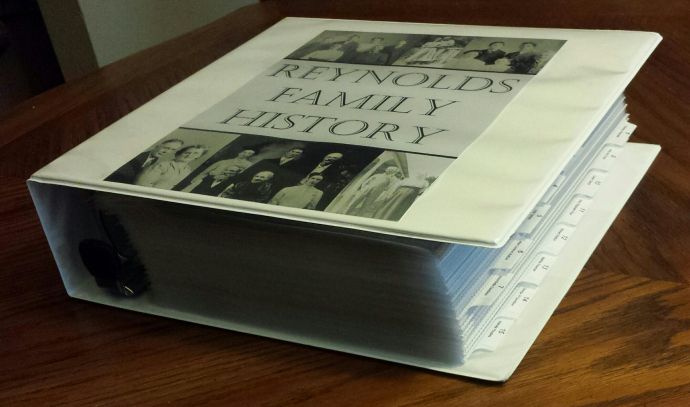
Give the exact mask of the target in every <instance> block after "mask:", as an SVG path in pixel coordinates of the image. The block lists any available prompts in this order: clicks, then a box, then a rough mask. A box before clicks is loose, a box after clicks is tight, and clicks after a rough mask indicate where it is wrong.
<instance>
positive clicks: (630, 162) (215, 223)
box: [29, 18, 660, 380]
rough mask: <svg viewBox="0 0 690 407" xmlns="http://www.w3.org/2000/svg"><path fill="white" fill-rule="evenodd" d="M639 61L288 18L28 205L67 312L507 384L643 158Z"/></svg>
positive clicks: (52, 175) (444, 33)
mask: <svg viewBox="0 0 690 407" xmlns="http://www.w3.org/2000/svg"><path fill="white" fill-rule="evenodd" d="M659 40H660V38H659V36H658V35H657V34H654V33H644V32H623V31H585V30H560V29H531V28H507V27H478V26H451V25H428V24H409V23H381V22H366V21H344V20H320V19H302V18H288V19H285V20H283V21H281V22H280V23H278V24H276V25H275V26H273V27H271V28H270V29H268V30H267V31H265V32H264V33H262V34H261V35H259V36H257V37H256V38H254V39H252V40H251V41H249V42H248V43H247V44H245V45H243V46H241V47H239V48H238V49H236V50H234V51H233V52H231V53H229V54H227V55H226V56H224V57H222V58H220V59H219V60H218V61H216V62H214V63H212V64H211V65H209V66H208V67H206V68H204V69H202V70H201V71H199V72H198V73H196V74H194V75H192V76H191V77H190V78H188V79H187V80H185V81H183V82H182V83H180V84H178V85H176V86H175V87H173V88H171V89H170V90H169V91H167V92H165V93H163V94H162V95H160V96H158V97H157V98H155V99H154V100H152V101H151V102H149V103H147V104H146V105H144V106H142V107H141V108H139V109H137V110H136V111H134V112H132V113H131V114H129V115H128V116H126V117H125V118H123V119H121V120H120V121H118V122H116V123H114V124H113V125H111V126H110V127H108V128H107V129H105V130H103V131H102V132H100V133H99V134H97V135H95V136H94V137H92V138H91V139H89V140H87V141H86V142H84V143H83V144H81V145H80V146H78V147H76V148H75V149H73V150H72V151H70V152H68V153H67V154H65V155H64V156H62V157H60V158H58V159H57V160H55V161H54V162H53V163H51V164H49V165H48V166H46V167H45V168H43V169H41V170H40V171H38V172H37V173H36V174H34V175H33V176H32V178H31V179H30V180H29V188H30V190H31V193H32V196H33V198H34V201H35V204H36V207H37V210H38V213H39V216H40V218H41V222H42V224H43V226H44V229H45V232H46V235H47V237H48V241H49V243H50V246H51V249H52V251H53V254H54V256H55V259H56V262H57V264H58V268H59V269H60V272H61V274H62V277H63V281H64V283H65V287H66V289H67V291H68V293H69V295H71V296H73V297H76V298H81V299H86V300H90V301H95V302H99V303H103V304H109V305H113V306H117V307H121V308H126V309H131V310H136V311H142V312H147V313H152V314H157V315H162V316H167V317H172V318H178V319H182V320H187V321H193V322H198V323H203V324H208V325H213V326H219V327H223V328H229V329H233V330H237V331H242V332H248V333H254V334H258V335H264V336H269V337H274V338H279V339H284V340H289V341H294V342H299V343H304V344H309V345H313V346H319V347H324V348H330V349H335V350H341V351H346V352H351V353H355V354H360V355H366V356H371V357H376V358H380V359H385V360H391V361H396V362H400V363H406V364H410V365H415V366H421V367H426V368H429V369H435V370H439V371H444V372H449V373H454V374H460V375H466V376H472V377H478V378H483V379H488V380H506V379H507V378H508V377H509V376H510V375H511V374H512V372H513V371H514V370H515V368H516V367H517V365H518V363H519V362H520V360H521V359H522V358H523V356H524V355H525V353H526V352H527V350H528V349H529V347H530V346H531V344H532V342H533V341H534V340H535V338H536V336H537V335H538V333H539V331H540V330H541V329H542V327H543V326H544V324H545V323H546V321H547V320H548V318H549V316H550V315H551V313H552V312H553V310H554V309H555V308H556V306H557V305H558V303H559V301H560V300H561V299H562V297H563V296H564V295H565V293H566V292H567V290H568V288H569V287H570V285H571V284H572V283H573V281H574V279H575V278H576V276H577V274H578V273H579V271H580V270H581V268H582V266H583V265H584V263H585V262H586V261H587V259H588V257H589V255H590V254H591V253H592V251H593V250H594V248H595V247H596V246H597V244H598V242H599V241H600V239H601V238H602V236H603V235H604V233H605V232H606V229H607V228H608V227H609V225H610V224H611V223H612V222H613V220H614V218H615V216H616V215H617V213H618V212H619V211H620V209H621V208H622V206H623V204H624V203H625V201H626V199H627V198H628V196H629V195H630V194H631V193H632V191H633V190H634V188H635V187H636V185H637V184H638V183H639V181H640V179H641V178H642V176H643V175H644V173H645V172H646V171H647V169H648V167H649V166H650V165H651V162H652V161H653V159H654V157H655V156H656V154H657V152H658V150H659V147H658V146H651V145H641V144H634V143H628V139H629V137H630V135H631V133H632V132H633V130H634V129H635V126H634V125H633V124H631V123H630V122H629V121H628V115H627V113H626V102H625V99H624V97H623V96H622V95H623V91H624V89H625V87H626V86H627V84H628V83H629V81H630V80H631V79H632V78H633V76H634V75H635V73H636V72H637V71H638V70H639V68H640V67H641V65H642V64H643V62H644V61H645V59H646V58H647V57H648V56H649V55H650V54H651V52H652V50H653V49H654V47H655V46H656V45H657V44H658V42H659Z"/></svg>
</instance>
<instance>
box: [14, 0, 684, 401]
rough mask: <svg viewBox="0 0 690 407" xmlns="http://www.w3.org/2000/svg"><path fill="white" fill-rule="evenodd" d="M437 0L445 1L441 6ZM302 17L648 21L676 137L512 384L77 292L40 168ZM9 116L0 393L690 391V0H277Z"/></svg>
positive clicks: (544, 394) (639, 396) (647, 88)
mask: <svg viewBox="0 0 690 407" xmlns="http://www.w3.org/2000/svg"><path fill="white" fill-rule="evenodd" d="M432 4H433V5H432ZM287 15H293V16H315V17H339V18H357V19H364V18H366V19H381V20H403V21H421V22H443V23H458V24H487V25H514V26H539V27H576V28H610V29H631V30H649V31H657V32H660V33H661V34H662V35H663V36H664V37H665V40H664V41H663V42H662V44H661V45H660V46H659V48H658V49H657V51H656V52H655V53H654V55H653V56H652V58H651V59H650V60H649V61H648V62H647V64H646V65H645V66H644V68H643V69H642V71H641V72H640V73H639V75H638V76H637V77H636V79H635V80H634V81H633V83H632V84H631V85H630V88H629V89H628V91H627V95H628V101H629V110H630V113H631V117H632V120H633V121H634V122H635V123H637V124H638V125H639V127H638V130H637V132H636V133H635V136H634V140H635V141H642V142H652V143H658V144H661V145H662V146H663V151H662V153H661V155H660V156H659V157H658V159H657V160H656V162H655V163H654V165H653V167H652V169H651V171H650V172H649V173H648V174H647V176H646V177H645V179H644V181H643V182H642V183H641V185H640V186H639V188H638V189H637V191H636V192H635V193H634V195H633V196H632V198H631V199H630V201H629V202H628V204H627V205H626V207H625V209H624V210H623V211H622V213H621V214H620V216H619V217H618V219H617V220H616V222H615V224H614V225H613V227H612V228H611V230H610V231H609V233H608V234H607V235H606V237H605V239H604V241H603V242H602V243H601V245H600V246H599V248H598V249H597V251H596V252H595V254H594V255H593V257H592V258H591V260H590V261H589V263H588V264H587V266H586V268H585V269H584V270H583V272H582V274H581V276H580V277H579V279H578V280H577V282H576V283H575V285H574V286H573V287H572V289H571V290H570V292H569V294H568V295H567V296H566V297H565V299H564V300H563V302H562V304H561V305H560V307H559V308H558V311H557V312H556V314H555V315H554V316H553V317H552V318H551V320H550V321H549V323H548V324H547V325H546V328H545V329H544V331H543V332H542V334H541V335H540V336H539V338H538V339H537V341H536V343H535V344H534V346H533V347H532V349H531V350H530V352H529V353H528V354H527V357H526V358H525V360H524V361H523V362H522V364H521V365H520V367H519V368H518V370H517V371H516V373H515V374H514V376H513V377H512V379H511V380H510V381H509V382H507V383H505V384H502V385H498V384H491V383H486V382H481V381H475V380H469V379H464V378H459V377H453V376H448V375H444V374H439V373H434V372H431V371H426V370H421V369H415V368H411V367H407V366H402V365H396V364H393V363H387V362H382V361H377V360H372V359H366V358H361V357H356V356H351V355H347V354H341V353H337V352H331V351H326V350H320V349H314V348H309V347H305V346H300V345H295V344H291V343H285V342H280V341H276V340H270V339H264V338H260V337H255V336H251V335H244V334H239V333H234V332H229V331H223V330H219V329H214V328H209V327H205V326H200V325H193V324H189V323H183V322H179V321H173V320H167V319H163V318H158V317H154V316H148V315H142V314H137V313H133V312H127V311H123V310H118V309H114V308H108V307H104V306H99V305H95V304H91V303H86V302H82V301H78V300H72V299H69V298H68V297H67V295H66V294H65V292H64V290H63V287H62V283H61V281H60V278H59V275H58V272H57V269H56V266H55V264H54V262H53V259H52V257H51V254H50V252H49V250H48V246H47V243H46V240H45V238H44V237H43V233H42V231H41V228H40V225H39V223H38V219H37V217H36V214H35V213H34V210H33V207H32V203H31V201H30V198H29V196H28V193H27V190H26V187H25V184H24V180H25V179H26V178H27V177H29V175H30V174H31V173H32V172H34V171H35V170H37V169H38V168H40V167H41V166H43V165H44V164H46V163H47V162H49V161H50V160H52V159H53V158H55V157H57V156H58V155H59V154H61V153H63V152H65V151H66V150H68V149H69V148H71V147H73V146H74V145H76V144H77V143H79V142H81V141H82V140H84V139H86V138H87V137H89V136H91V135H93V134H94V133H96V132H98V131H99V130H100V129H102V128H104V127H106V126H107V125H109V124H110V123H112V122H114V121H115V120H117V119H118V118H120V117H122V116H124V115H125V114H127V113H128V112H130V111H132V110H133V109H135V108H137V107H138V106H140V105H141V104H143V103H144V102H146V101H148V100H149V99H151V98H152V97H154V96H155V95H157V94H159V93H161V92H162V91H164V90H166V89H167V88H169V87H170V86H172V85H174V84H175V83H177V82H179V81H180V80H182V79H184V78H185V77H187V76H188V75H190V74H191V73H193V72H194V71H196V70H198V69H199V68H201V67H203V66H204V65H206V64H208V63H210V62H211V61H213V60H214V59H216V58H218V57H219V56H221V55H223V54H225V53H226V52H228V51H230V50H232V49H233V48H235V47H236V46H237V45H239V44H241V43H243V42H244V41H246V40H248V39H249V38H251V37H252V36H254V35H256V34H257V33H259V32H260V31H262V30H263V29H265V28H266V27H268V26H270V25H271V24H273V23H275V22H277V21H278V20H279V19H280V18H282V17H283V16H287ZM0 119H1V121H0V185H1V186H0V188H1V189H2V193H0V247H1V249H0V268H1V271H0V313H1V314H0V315H1V317H0V318H1V319H0V321H1V322H0V405H37V404H45V405H62V404H76V405H82V404H98V405H103V404H105V405H118V406H121V405H146V404H163V403H175V404H201V403H217V404H222V405H231V404H236V405H279V406H286V405H303V404H311V405H317V406H322V405H364V406H368V405H376V406H379V405H409V404H425V405H426V404H429V405H446V404H452V405H460V404H462V405H495V404H498V403H500V402H506V403H510V405H616V406H617V405H629V404H632V405H635V404H642V403H649V404H658V405H690V286H689V285H688V284H689V282H690V137H688V133H689V130H688V129H690V5H689V4H688V2H687V1H686V0H669V1H666V2H663V3H656V4H655V3H654V2H647V1H643V0H640V1H604V0H602V1H588V2H573V1H565V0H559V1H546V0H533V1H529V2H514V1H481V0H473V1H451V0H442V1H441V0H436V1H434V2H423V1H404V0H398V1H388V0H379V1H378V2H374V1H371V0H350V1H338V2H319V1H283V2H278V1H275V2H274V1H266V2H263V3H261V4H258V5H254V6H250V7H247V8H244V9H241V10H239V11H237V12H234V13H232V14H230V15H228V16H227V17H224V18H222V19H221V20H219V21H217V22H215V23H213V24H211V25H209V26H206V27H204V28H202V29H200V30H198V31H195V32H193V33H190V34H188V35H185V36H183V37H180V38H177V39H175V40H172V41H170V42H168V43H165V44H162V45H160V46H157V47H155V48H152V49H149V50H146V51H143V52H141V53H138V54H136V55H134V56H131V57H129V58H127V59H125V60H123V61H120V62H117V63H114V64H112V65H109V66H107V67H105V68H103V69H101V70H99V71H98V72H95V73H94V74H92V75H89V76H87V77H85V78H83V79H81V80H77V81H75V82H73V83H70V84H67V85H64V86H61V87H58V88H56V89H53V90H51V91H49V92H47V93H45V94H42V95H40V96H37V97H35V98H33V99H31V100H29V101H27V102H26V103H24V104H22V105H20V106H18V107H17V108H16V109H14V110H12V111H10V112H7V113H5V114H4V115H3V116H2V117H1V118H0Z"/></svg>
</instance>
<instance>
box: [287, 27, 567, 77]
mask: <svg viewBox="0 0 690 407" xmlns="http://www.w3.org/2000/svg"><path fill="white" fill-rule="evenodd" d="M564 43H565V41H563V40H550V39H533V38H529V39H525V38H500V37H471V36H442V35H425V34H391V33H371V32H354V31H324V32H323V33H321V34H319V35H318V36H317V37H316V38H314V39H312V40H311V41H309V42H308V43H307V44H305V45H304V46H302V47H301V48H299V49H298V50H296V51H295V52H293V53H292V54H290V55H288V56H287V58H286V59H299V60H313V61H323V62H340V63H347V64H363V65H388V66H418V67H427V68H442V69H455V70H465V71H482V72H507V73H516V74H528V75H536V74H537V73H538V72H539V71H540V70H541V69H542V68H543V67H544V66H545V65H546V63H547V62H548V61H549V60H550V59H551V58H552V57H553V56H554V55H555V53H556V52H557V51H558V50H559V49H560V48H561V46H562V45H563V44H564Z"/></svg>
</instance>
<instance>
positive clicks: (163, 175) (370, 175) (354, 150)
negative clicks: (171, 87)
mask: <svg viewBox="0 0 690 407" xmlns="http://www.w3.org/2000/svg"><path fill="white" fill-rule="evenodd" d="M452 162H453V159H452V158H446V157H438V156H429V155H423V154H413V153H407V152H397V151H390V150H384V149H380V148H372V147H363V146H356V145H349V144H338V143H323V142H306V141H298V140H289V139H280V138H274V137H267V136H258V135H250V134H239V135H238V134H232V133H219V132H212V131H205V130H194V129H178V130H176V131H174V132H173V133H171V134H170V135H168V136H166V137H165V138H163V139H162V140H160V141H159V142H157V143H156V144H154V145H153V146H151V147H150V148H148V149H147V150H146V151H143V152H141V153H140V154H137V155H136V156H135V157H133V158H132V159H131V160H129V161H128V162H127V163H125V164H124V165H123V166H122V167H120V168H119V169H118V170H116V171H115V172H113V173H112V174H111V175H110V176H108V177H107V178H106V179H105V180H106V181H110V182H119V183H125V184H132V185H140V186H146V187H153V188H161V189H167V190H173V191H182V192H188V193H194V194H202V195H208V196H215V197H221V198H229V199H239V200H243V201H252V202H258V203H262V204H267V205H278V206H286V207H292V208H301V209H310V210H317V211H325V212H331V213H339V214H346V215H353V216H361V217H367V218H375V219H385V220H399V219H400V218H401V217H402V216H403V214H404V213H405V212H406V211H407V209H408V208H409V207H410V206H411V205H412V204H413V203H414V201H415V200H416V199H417V198H418V197H419V196H420V195H422V194H423V193H424V192H425V191H426V190H427V188H429V186H430V185H431V184H432V183H433V182H434V180H435V179H436V178H438V176H439V175H440V174H441V173H442V172H443V170H445V169H446V168H447V167H448V166H449V165H450V163H452Z"/></svg>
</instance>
